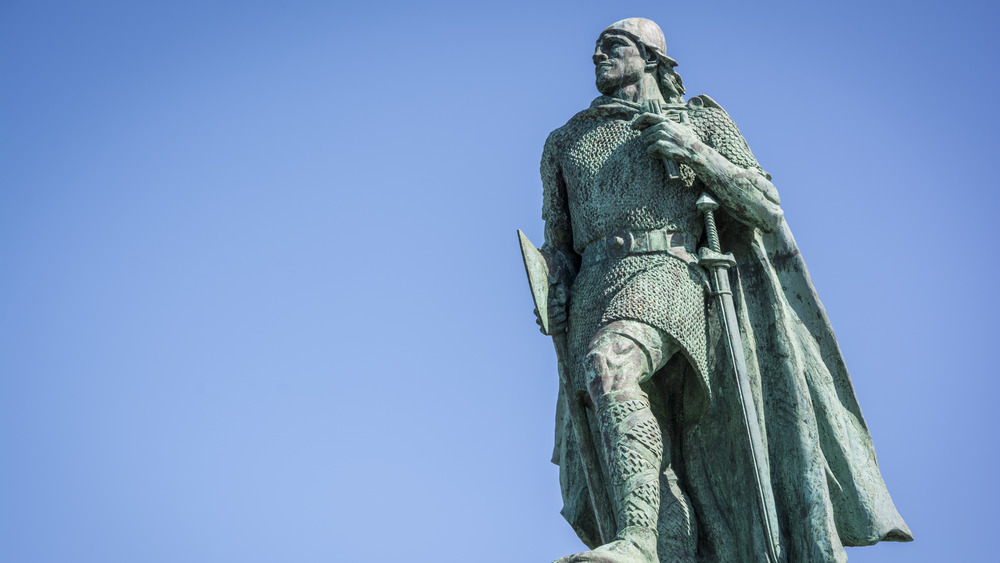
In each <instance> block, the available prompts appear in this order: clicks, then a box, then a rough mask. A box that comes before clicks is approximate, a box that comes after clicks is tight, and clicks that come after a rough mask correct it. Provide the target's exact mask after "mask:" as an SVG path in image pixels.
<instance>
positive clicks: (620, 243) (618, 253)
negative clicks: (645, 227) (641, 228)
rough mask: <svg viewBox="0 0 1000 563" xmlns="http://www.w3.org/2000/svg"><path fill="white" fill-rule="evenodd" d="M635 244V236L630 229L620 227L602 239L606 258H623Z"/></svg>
mask: <svg viewBox="0 0 1000 563" xmlns="http://www.w3.org/2000/svg"><path fill="white" fill-rule="evenodd" d="M634 244H635V237H633V236H632V233H631V232H630V231H627V230H625V229H622V230H620V231H615V232H613V233H611V235H609V236H608V238H606V239H604V247H605V249H607V251H608V258H624V257H626V256H628V253H629V252H631V251H632V246H633V245H634Z"/></svg>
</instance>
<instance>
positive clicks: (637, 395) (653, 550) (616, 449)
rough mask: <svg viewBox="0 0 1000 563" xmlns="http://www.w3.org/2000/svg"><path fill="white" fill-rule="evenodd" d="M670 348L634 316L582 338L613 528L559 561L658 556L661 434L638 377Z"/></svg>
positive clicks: (651, 562) (642, 560)
mask: <svg viewBox="0 0 1000 563" xmlns="http://www.w3.org/2000/svg"><path fill="white" fill-rule="evenodd" d="M671 353H672V350H671V349H670V348H669V347H668V346H667V345H666V343H665V340H664V339H663V338H662V336H661V335H660V333H659V331H657V330H656V329H654V328H653V327H651V326H649V325H646V324H643V323H638V322H634V321H623V322H614V323H611V324H609V325H606V326H605V327H603V328H602V329H601V330H599V331H598V333H597V336H595V337H594V339H593V340H592V341H591V343H590V344H589V345H588V349H587V354H586V356H585V358H584V365H583V370H584V374H585V376H586V381H587V385H588V390H589V392H590V396H591V399H592V400H593V402H594V406H595V409H596V411H597V418H598V427H599V428H600V433H601V441H602V443H603V450H604V451H603V454H604V455H605V459H606V461H607V467H608V470H609V473H610V475H608V481H609V484H610V489H611V490H610V491H609V493H610V496H611V502H612V504H613V505H614V506H613V508H614V514H615V520H616V522H617V528H618V529H617V536H616V537H615V540H614V541H612V542H611V543H608V544H606V545H603V546H601V547H599V548H597V549H595V550H593V551H589V552H586V553H579V554H576V555H571V556H569V557H565V558H563V559H560V560H559V563H583V562H592V563H626V562H627V563H658V562H659V559H658V557H657V520H658V517H659V507H660V467H661V463H662V459H663V440H662V436H661V433H660V427H659V424H658V423H657V421H656V418H655V417H654V416H653V413H652V411H651V410H650V408H649V399H648V398H647V397H646V394H645V393H644V392H643V391H642V390H641V389H640V388H639V384H640V383H641V382H643V381H645V380H646V379H647V378H649V377H650V376H651V375H652V374H653V373H654V372H655V371H656V370H657V369H659V368H660V367H662V365H663V364H664V363H665V362H666V359H669V356H670V355H671Z"/></svg>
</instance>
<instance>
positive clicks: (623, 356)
mask: <svg viewBox="0 0 1000 563" xmlns="http://www.w3.org/2000/svg"><path fill="white" fill-rule="evenodd" d="M646 364H647V360H646V355H645V353H643V351H642V350H641V349H640V348H639V346H638V345H637V344H636V343H635V341H633V340H632V339H630V338H628V337H626V336H622V335H620V334H616V333H604V334H599V335H598V336H597V337H596V338H594V340H593V341H592V342H591V344H590V346H589V347H588V350H587V354H586V356H585V357H584V364H583V369H584V373H585V374H586V380H587V386H588V390H589V391H590V396H591V398H593V399H594V400H595V401H596V400H597V398H598V397H599V396H601V395H603V394H605V393H608V392H609V391H621V390H626V389H634V388H638V387H639V382H640V381H641V380H642V378H643V375H644V374H645V372H646V371H647V370H648V367H647V366H646Z"/></svg>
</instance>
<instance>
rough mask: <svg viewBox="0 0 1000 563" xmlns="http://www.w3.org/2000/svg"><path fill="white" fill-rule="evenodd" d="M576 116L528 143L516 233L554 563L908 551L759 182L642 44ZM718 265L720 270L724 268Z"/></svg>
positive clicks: (733, 136)
mask: <svg viewBox="0 0 1000 563" xmlns="http://www.w3.org/2000/svg"><path fill="white" fill-rule="evenodd" d="M593 60H594V65H595V72H596V78H597V89H598V90H599V91H600V93H601V96H599V97H598V98H597V99H595V100H594V102H593V103H592V104H591V106H590V107H589V108H588V109H586V110H584V111H581V112H580V113H578V114H576V115H575V116H573V117H572V118H571V119H570V120H569V121H568V122H567V123H566V125H564V126H562V127H560V128H559V129H556V130H555V131H553V132H552V133H551V134H550V135H549V138H548V140H547V141H546V143H545V149H544V152H543V154H542V163H541V174H542V183H543V187H544V192H543V194H544V195H543V197H544V203H543V212H542V216H543V219H544V220H545V244H544V245H543V246H542V248H541V250H540V252H539V250H537V249H535V248H534V247H533V246H531V245H530V243H528V242H527V240H526V239H524V238H523V235H522V250H523V252H524V257H525V265H526V268H527V270H528V274H529V278H530V281H531V284H532V292H533V296H534V297H535V302H536V306H537V309H536V314H537V315H538V317H539V318H538V322H539V324H540V325H541V327H542V331H543V332H545V333H546V334H551V335H553V337H554V338H555V339H556V345H557V355H558V356H559V361H560V378H561V381H562V385H563V393H562V394H561V396H560V400H559V405H558V407H557V427H556V447H555V452H554V457H553V461H554V462H556V463H557V464H558V465H559V466H560V484H561V486H562V493H563V500H564V508H563V515H564V516H565V518H566V519H567V520H568V521H569V523H570V524H571V525H572V526H573V528H574V529H575V530H576V532H577V534H578V535H579V537H580V538H581V539H582V540H583V542H584V543H585V544H586V545H587V546H588V547H589V548H591V549H592V551H587V552H584V553H579V554H576V555H571V556H568V557H565V558H563V559H560V560H559V561H560V563H568V562H585V561H586V562H642V563H657V562H667V561H670V562H676V561H681V562H689V561H723V562H743V561H770V562H772V563H777V562H778V561H788V562H802V561H809V562H826V561H845V560H846V558H847V557H846V554H845V552H844V550H843V546H845V545H870V544H874V543H876V542H878V541H882V540H890V541H910V540H911V539H912V538H911V536H910V531H909V529H908V528H907V526H906V524H905V522H903V519H902V518H901V517H900V516H899V514H898V513H897V511H896V509H895V507H894V506H893V503H892V499H891V498H890V497H889V493H888V491H887V490H886V488H885V484H884V483H883V480H882V477H881V474H880V473H879V469H878V465H877V462H876V460H875V451H874V448H873V446H872V441H871V437H870V435H869V433H868V429H867V427H866V425H865V422H864V419H863V418H862V416H861V411H860V409H859V407H858V403H857V400H856V398H855V396H854V391H853V388H852V386H851V382H850V379H849V377H848V374H847V370H846V368H845V367H844V362H843V358H842V357H841V353H840V349H839V348H838V346H837V342H836V339H835V338H834V335H833V331H832V329H831V327H830V323H829V320H828V319H827V316H826V313H825V311H824V309H823V306H822V304H821V303H820V301H819V297H818V296H817V294H816V291H815V289H814V288H813V285H812V282H811V281H810V279H809V274H808V272H807V270H806V266H805V263H804V262H803V260H802V257H801V255H800V254H799V252H798V248H797V247H796V245H795V241H794V239H793V238H792V235H791V233H790V231H789V230H788V226H787V225H786V223H785V220H784V218H783V214H782V210H781V208H780V200H779V197H778V193H777V190H776V189H775V187H774V185H773V184H772V183H771V181H770V179H771V176H770V175H769V174H767V173H766V172H764V170H763V169H762V168H761V167H760V165H759V164H758V163H757V160H756V159H755V158H754V156H753V153H752V152H751V151H750V149H749V147H748V146H747V144H746V141H745V140H744V139H743V137H742V136H741V134H740V132H739V130H738V129H737V127H736V125H735V124H734V123H733V121H732V120H731V119H730V117H729V115H728V114H727V113H726V112H725V111H724V110H723V109H722V108H721V107H720V106H719V105H718V104H717V103H716V102H715V101H714V100H712V99H711V98H709V97H708V96H704V95H701V96H695V97H693V98H690V99H689V100H687V101H686V102H685V101H684V98H683V95H684V92H685V90H684V86H683V82H682V81H681V77H680V75H679V74H678V73H677V71H676V69H675V67H676V66H677V62H676V61H675V60H674V59H672V58H670V57H668V56H667V51H666V42H665V40H664V36H663V33H662V31H661V30H660V28H659V27H658V26H657V25H656V24H655V23H653V22H652V21H650V20H647V19H643V18H630V19H626V20H622V21H620V22H617V23H614V24H612V25H610V26H609V27H608V28H607V29H605V30H604V31H603V32H602V33H601V34H600V37H599V38H598V40H597V46H596V48H595V50H594V56H593ZM724 252H725V254H724Z"/></svg>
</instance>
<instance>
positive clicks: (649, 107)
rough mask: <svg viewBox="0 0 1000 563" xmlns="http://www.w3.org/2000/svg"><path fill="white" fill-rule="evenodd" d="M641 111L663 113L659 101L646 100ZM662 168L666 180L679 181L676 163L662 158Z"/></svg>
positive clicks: (679, 173) (679, 175)
mask: <svg viewBox="0 0 1000 563" xmlns="http://www.w3.org/2000/svg"><path fill="white" fill-rule="evenodd" d="M642 111H644V112H647V113H655V114H657V115H659V114H661V113H663V106H662V105H661V104H660V100H646V101H644V102H642ZM663 167H664V168H665V169H666V171H667V179H668V180H677V179H680V177H681V169H680V168H679V167H678V166H677V163H676V162H674V161H672V160H670V159H669V158H664V159H663Z"/></svg>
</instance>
